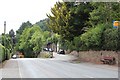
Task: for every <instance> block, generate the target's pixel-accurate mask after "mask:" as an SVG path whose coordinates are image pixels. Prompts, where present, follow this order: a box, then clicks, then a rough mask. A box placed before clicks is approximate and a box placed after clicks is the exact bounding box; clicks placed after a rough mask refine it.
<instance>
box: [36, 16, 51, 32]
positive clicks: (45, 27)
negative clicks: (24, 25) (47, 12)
mask: <svg viewBox="0 0 120 80" xmlns="http://www.w3.org/2000/svg"><path fill="white" fill-rule="evenodd" d="M48 21H49V19H48V18H46V19H43V20H40V21H39V22H37V23H35V24H37V25H38V26H40V28H41V29H42V31H50V29H49V28H48V25H47V22H48Z"/></svg>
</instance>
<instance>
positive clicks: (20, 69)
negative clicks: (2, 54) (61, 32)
mask: <svg viewBox="0 0 120 80" xmlns="http://www.w3.org/2000/svg"><path fill="white" fill-rule="evenodd" d="M17 62H18V60H17ZM18 69H19V74H20V78H21V80H22V74H21V72H20V71H21V69H20V64H19V62H18Z"/></svg>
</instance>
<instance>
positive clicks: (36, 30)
mask: <svg viewBox="0 0 120 80" xmlns="http://www.w3.org/2000/svg"><path fill="white" fill-rule="evenodd" d="M44 39H45V38H44V33H43V31H42V30H41V29H40V27H39V26H37V25H33V26H32V27H31V28H26V29H25V30H24V31H23V33H22V35H21V37H20V44H19V47H18V48H19V51H22V52H24V54H25V57H37V55H38V54H39V53H40V51H41V50H42V46H43V44H44V42H45V40H44Z"/></svg>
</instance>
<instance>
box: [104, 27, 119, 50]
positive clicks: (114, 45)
mask: <svg viewBox="0 0 120 80" xmlns="http://www.w3.org/2000/svg"><path fill="white" fill-rule="evenodd" d="M103 36H104V42H103V44H104V45H103V49H105V50H117V49H118V30H117V29H106V30H105V31H104V35H103ZM119 50H120V48H119Z"/></svg>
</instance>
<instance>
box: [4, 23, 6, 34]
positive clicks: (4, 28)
mask: <svg viewBox="0 0 120 80" xmlns="http://www.w3.org/2000/svg"><path fill="white" fill-rule="evenodd" d="M5 33H6V21H4V34H5Z"/></svg>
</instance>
